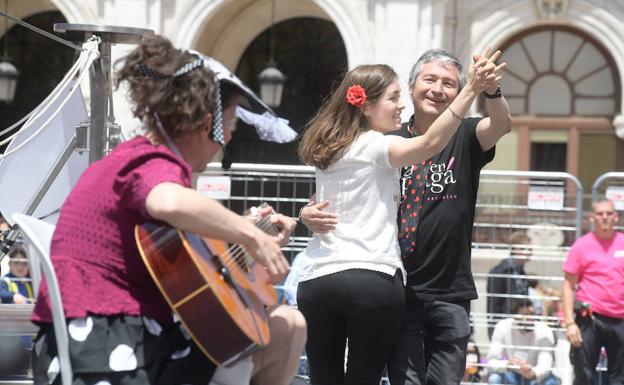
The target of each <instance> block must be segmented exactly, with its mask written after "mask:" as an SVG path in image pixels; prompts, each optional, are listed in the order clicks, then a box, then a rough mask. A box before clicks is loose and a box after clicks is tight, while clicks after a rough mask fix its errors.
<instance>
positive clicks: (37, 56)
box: [0, 11, 76, 149]
mask: <svg viewBox="0 0 624 385" xmlns="http://www.w3.org/2000/svg"><path fill="white" fill-rule="evenodd" d="M24 21H26V22H27V23H30V24H32V25H34V26H36V27H39V28H41V29H43V30H45V31H47V32H53V31H52V30H53V26H54V23H66V22H67V20H66V19H65V17H64V16H63V14H62V13H60V12H58V11H47V12H41V13H37V14H35V15H32V16H29V17H27V18H25V19H24ZM59 36H60V37H63V36H62V35H59ZM5 39H7V47H8V48H7V49H8V56H9V57H10V60H11V62H12V63H13V65H15V67H16V68H17V70H18V71H19V78H18V80H17V89H16V92H15V99H14V100H13V102H12V103H10V104H2V103H0V129H3V128H6V127H8V126H10V125H11V124H13V123H15V122H16V121H18V120H19V119H20V118H22V117H23V116H24V115H26V114H27V113H28V112H30V111H31V110H32V109H33V108H35V107H36V106H37V105H38V104H39V103H41V102H42V101H43V99H45V97H46V96H48V95H49V94H50V92H52V90H53V89H54V87H56V85H57V84H58V83H59V82H60V81H61V80H62V78H63V77H64V76H65V74H66V73H67V71H68V70H69V68H70V67H71V65H72V63H73V61H74V58H75V55H76V52H75V51H74V50H73V49H71V48H69V47H66V46H64V45H62V44H59V43H58V42H55V41H53V40H50V39H49V38H47V37H44V36H42V35H40V34H38V33H36V32H33V31H31V30H29V29H27V28H25V27H22V26H20V25H15V26H13V27H12V28H11V29H9V31H8V33H6V34H5V36H3V37H2V39H1V40H0V47H4V40H5ZM3 148H4V147H2V149H3Z"/></svg>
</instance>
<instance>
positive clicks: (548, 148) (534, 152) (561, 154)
mask: <svg viewBox="0 0 624 385" xmlns="http://www.w3.org/2000/svg"><path fill="white" fill-rule="evenodd" d="M566 154H567V145H566V144H565V143H531V170H532V171H566V162H567V160H566V159H567V157H566Z"/></svg>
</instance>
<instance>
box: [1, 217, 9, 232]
mask: <svg viewBox="0 0 624 385" xmlns="http://www.w3.org/2000/svg"><path fill="white" fill-rule="evenodd" d="M9 227H10V226H9V223H8V222H7V221H6V219H4V217H3V216H2V215H0V233H3V232H5V231H7V230H8V229H9Z"/></svg>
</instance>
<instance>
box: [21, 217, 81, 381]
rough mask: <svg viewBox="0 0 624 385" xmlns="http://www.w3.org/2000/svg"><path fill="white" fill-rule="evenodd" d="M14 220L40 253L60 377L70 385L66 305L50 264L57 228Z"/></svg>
mask: <svg viewBox="0 0 624 385" xmlns="http://www.w3.org/2000/svg"><path fill="white" fill-rule="evenodd" d="M12 218H13V220H14V221H15V223H17V225H18V226H19V227H20V229H22V233H23V234H24V237H26V238H27V239H28V241H29V242H30V244H31V245H32V246H33V247H34V249H35V250H36V251H37V253H36V254H38V255H37V257H39V258H38V259H39V264H40V266H41V270H42V272H43V275H44V277H45V278H46V284H47V285H48V292H49V293H50V308H51V310H52V321H53V323H54V335H55V336H56V346H57V350H58V360H59V366H60V373H61V383H62V384H63V385H71V383H72V369H71V362H70V361H69V336H68V332H67V324H66V321H65V313H64V312H63V302H61V291H60V290H59V287H58V282H57V280H56V273H54V266H52V261H51V260H50V243H51V242H52V233H54V225H51V224H49V223H47V222H44V221H42V220H39V219H37V218H33V217H31V216H28V215H24V214H17V213H16V214H13V215H12Z"/></svg>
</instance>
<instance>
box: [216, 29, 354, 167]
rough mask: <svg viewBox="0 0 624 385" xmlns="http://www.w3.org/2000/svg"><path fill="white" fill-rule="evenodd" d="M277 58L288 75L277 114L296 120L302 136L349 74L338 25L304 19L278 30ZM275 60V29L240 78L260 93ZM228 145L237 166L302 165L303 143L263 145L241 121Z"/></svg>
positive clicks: (256, 43) (249, 54)
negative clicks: (267, 68)
mask: <svg viewBox="0 0 624 385" xmlns="http://www.w3.org/2000/svg"><path fill="white" fill-rule="evenodd" d="M273 34H274V52H275V53H274V57H275V61H276V62H277V66H278V67H279V69H280V70H281V71H282V72H283V73H284V74H285V75H286V78H287V81H286V84H285V87H284V94H283V97H282V104H281V105H280V106H279V107H278V108H276V109H275V111H276V112H277V114H278V115H279V116H281V117H283V118H285V119H288V120H290V125H291V127H293V128H294V129H295V130H296V131H298V132H301V131H302V129H303V127H304V126H305V124H306V123H307V122H308V121H309V120H310V118H312V116H313V115H314V114H315V113H316V111H317V110H318V108H319V107H320V106H321V103H322V101H323V98H324V97H325V96H326V95H327V94H328V93H329V92H330V90H331V88H332V86H333V84H334V82H335V81H336V80H339V79H340V77H341V75H342V74H343V73H344V72H345V71H346V70H347V66H348V64H347V54H346V50H345V45H344V42H343V40H342V38H341V36H340V33H339V32H338V30H337V28H336V26H335V25H334V24H333V23H332V22H329V21H327V20H324V19H320V18H314V17H302V18H294V19H289V20H286V21H282V22H280V23H278V24H275V25H274V26H273ZM268 55H269V30H268V29H267V30H265V31H264V32H262V33H261V34H260V35H259V36H257V37H256V38H255V39H254V40H253V41H252V42H251V44H250V45H249V46H248V47H247V49H246V50H245V52H244V54H243V56H242V58H241V60H240V62H239V63H238V66H237V69H236V74H237V75H238V76H239V77H240V78H241V79H242V80H243V81H244V82H245V83H247V84H248V85H249V86H250V87H251V88H252V89H254V90H256V91H257V90H258V89H259V87H258V82H257V76H258V74H259V73H260V71H262V69H263V68H264V67H265V66H266V64H267V62H268V59H269V57H268ZM238 125H239V129H238V130H237V131H236V132H235V133H234V135H233V138H232V141H231V142H230V144H229V145H228V151H229V152H230V153H231V155H232V158H233V160H234V161H235V162H250V163H278V164H299V163H300V162H299V158H298V156H297V151H296V149H297V143H298V141H295V142H293V143H288V144H276V143H269V142H264V141H261V140H260V139H259V138H258V136H257V134H256V133H255V130H253V129H252V128H250V127H248V126H244V123H242V122H239V123H238Z"/></svg>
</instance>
